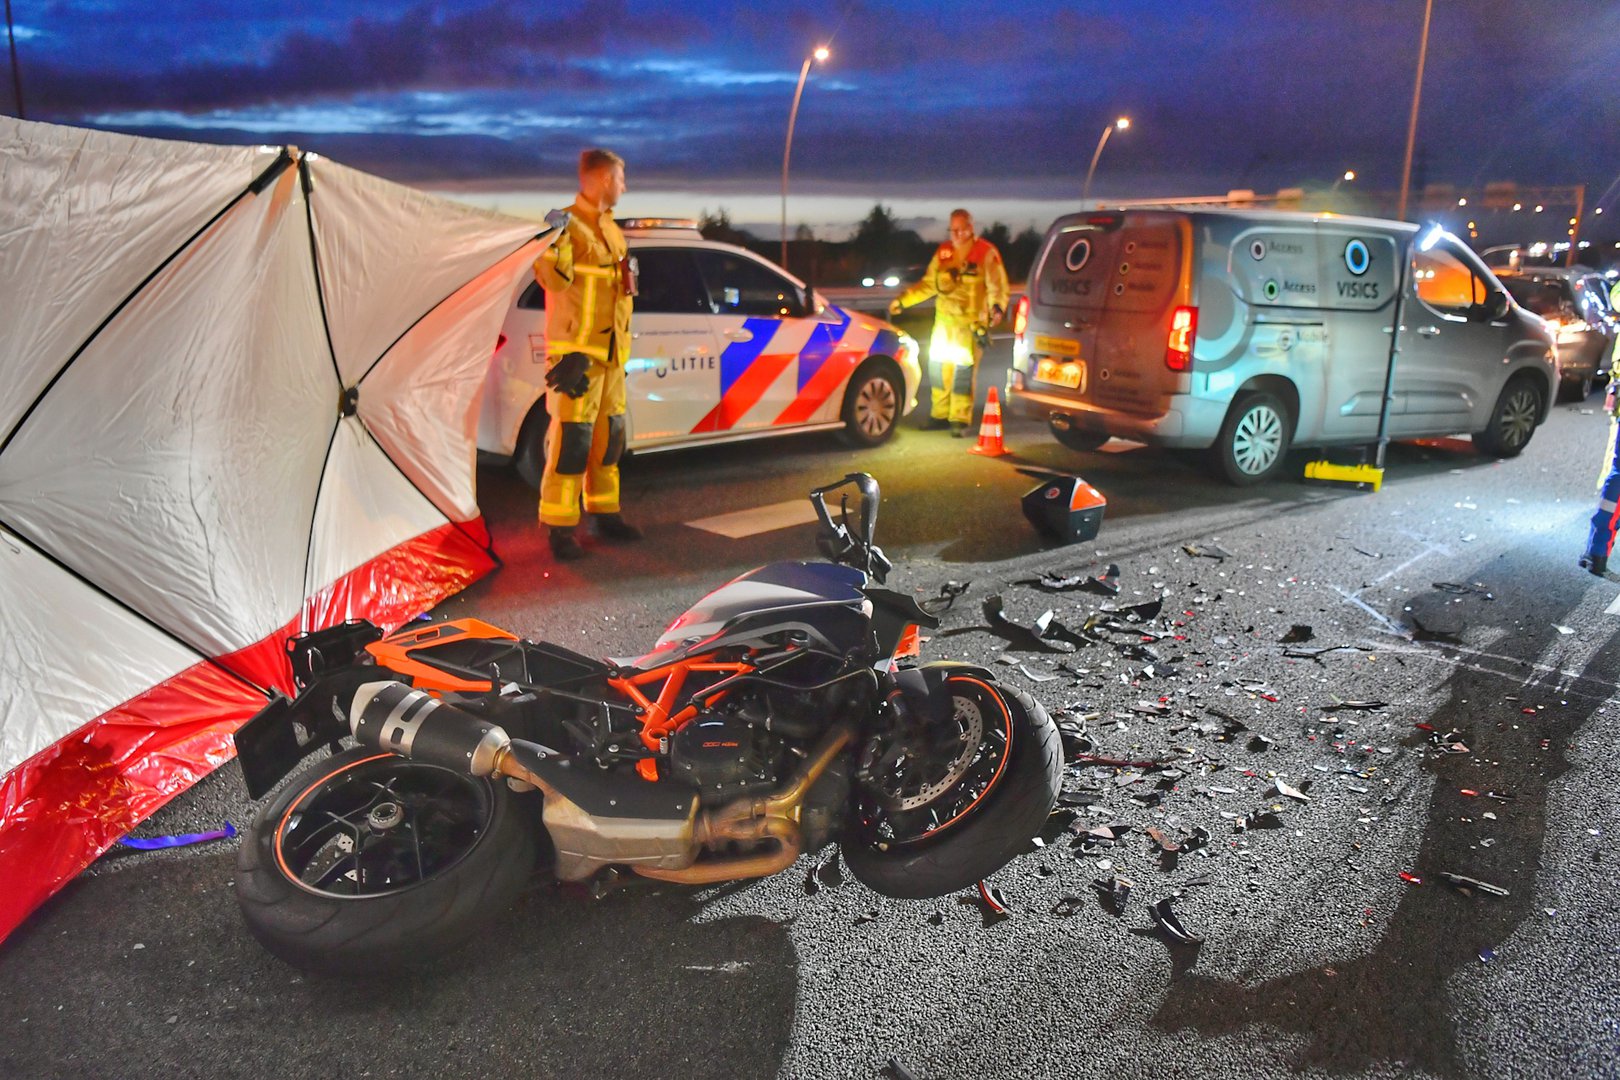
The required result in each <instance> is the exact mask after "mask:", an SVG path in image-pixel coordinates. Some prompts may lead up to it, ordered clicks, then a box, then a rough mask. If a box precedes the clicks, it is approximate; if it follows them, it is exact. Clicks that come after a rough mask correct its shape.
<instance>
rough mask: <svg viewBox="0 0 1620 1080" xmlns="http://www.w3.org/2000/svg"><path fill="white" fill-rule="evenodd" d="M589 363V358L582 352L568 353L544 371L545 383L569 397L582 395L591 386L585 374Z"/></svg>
mask: <svg viewBox="0 0 1620 1080" xmlns="http://www.w3.org/2000/svg"><path fill="white" fill-rule="evenodd" d="M590 365H591V358H590V357H588V356H586V355H585V354H584V353H579V352H574V353H568V354H567V355H566V356H564V357H563V358H562V359H561V360H558V361H557V362H556V363H555V364H552V365H551V370H550V371H547V372H546V385H547V386H549V387H551V389H553V390H557V391H560V392H561V393H564V394H567V395H568V396H569V397H571V398H579V397H584V396H585V392H586V391H587V390H589V389H590V388H591V382H590V379H589V378H588V377H587V376H586V374H585V372H586V369H587V368H589V367H590Z"/></svg>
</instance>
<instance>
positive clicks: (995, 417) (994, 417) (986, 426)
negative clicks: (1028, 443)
mask: <svg viewBox="0 0 1620 1080" xmlns="http://www.w3.org/2000/svg"><path fill="white" fill-rule="evenodd" d="M968 453H970V454H983V455H984V456H985V457H1001V456H1002V455H1004V454H1008V453H1011V451H1010V450H1008V449H1007V448H1006V447H1005V446H1003V445H1002V444H1001V398H1000V397H999V396H998V395H997V394H996V388H995V387H993V386H992V387H991V388H990V396H989V397H988V398H986V399H985V402H984V419H983V420H981V421H979V444H978V445H977V446H970V447H968Z"/></svg>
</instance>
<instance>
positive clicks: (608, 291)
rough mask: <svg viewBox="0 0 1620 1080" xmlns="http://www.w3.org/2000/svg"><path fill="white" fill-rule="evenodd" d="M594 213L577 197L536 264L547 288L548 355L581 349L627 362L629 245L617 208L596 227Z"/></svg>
mask: <svg viewBox="0 0 1620 1080" xmlns="http://www.w3.org/2000/svg"><path fill="white" fill-rule="evenodd" d="M590 213H591V208H590V207H588V206H586V205H584V204H583V203H582V202H581V201H580V200H579V199H575V200H574V205H573V207H572V208H571V210H570V214H569V218H568V228H567V230H566V231H565V232H564V233H563V235H561V236H559V237H558V238H557V241H556V243H554V244H552V245H551V246H550V247H549V248H547V249H546V250H545V251H544V252H542V253H541V255H540V258H538V259H536V260H535V263H534V276H535V278H536V279H537V280H538V281H539V282H540V285H541V287H542V288H544V289H545V290H546V354H547V355H548V356H553V357H555V356H564V355H566V354H568V353H574V352H580V353H584V354H585V355H586V356H589V357H591V358H592V359H593V360H600V361H602V362H603V363H607V364H623V363H625V362H626V361H627V360H628V359H629V357H630V293H629V292H628V290H627V289H626V282H625V277H626V274H627V272H628V271H627V270H626V262H625V260H626V259H627V258H628V256H629V249H628V248H627V247H626V246H625V242H624V233H622V232H620V231H619V226H618V224H617V223H616V222H614V220H613V215H612V213H610V212H608V211H603V212H602V214H601V215H600V216H599V217H598V218H597V227H592V225H591V224H590V223H589V221H588V215H589V214H590ZM610 347H611V348H612V350H613V355H611V356H609V355H608V350H609V348H610Z"/></svg>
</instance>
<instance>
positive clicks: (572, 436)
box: [540, 353, 626, 526]
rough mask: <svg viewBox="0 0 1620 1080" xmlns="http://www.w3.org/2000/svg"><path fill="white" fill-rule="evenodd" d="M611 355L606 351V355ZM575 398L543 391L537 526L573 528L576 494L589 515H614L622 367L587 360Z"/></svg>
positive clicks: (622, 423)
mask: <svg viewBox="0 0 1620 1080" xmlns="http://www.w3.org/2000/svg"><path fill="white" fill-rule="evenodd" d="M609 355H611V353H610V354H609ZM586 375H587V377H588V379H589V382H590V386H589V388H588V389H587V390H586V391H585V393H584V395H583V396H581V397H577V398H576V397H569V396H568V395H567V394H565V393H563V392H562V391H560V390H547V391H546V412H547V413H549V414H550V427H549V428H548V429H547V432H546V469H545V473H544V474H543V476H542V477H541V480H540V522H541V524H543V525H557V526H569V525H578V524H579V504H580V496H581V495H582V494H583V495H584V501H585V510H586V512H587V513H591V514H616V513H618V512H619V458H620V457H621V456H622V455H623V453H624V440H625V420H624V415H625V406H626V395H625V385H624V367H623V365H621V364H604V363H603V362H602V361H600V360H595V359H593V360H592V361H591V365H590V368H589V369H588V370H587V372H586Z"/></svg>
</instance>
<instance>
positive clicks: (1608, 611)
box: [1603, 596, 1620, 615]
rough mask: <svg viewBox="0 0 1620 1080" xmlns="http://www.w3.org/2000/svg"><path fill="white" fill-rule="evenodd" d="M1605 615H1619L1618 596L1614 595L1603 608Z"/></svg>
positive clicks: (1619, 601)
mask: <svg viewBox="0 0 1620 1080" xmlns="http://www.w3.org/2000/svg"><path fill="white" fill-rule="evenodd" d="M1603 614H1605V615H1620V596H1616V597H1615V598H1614V600H1613V601H1612V602H1611V603H1610V604H1609V606H1608V607H1606V608H1604V609H1603Z"/></svg>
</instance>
